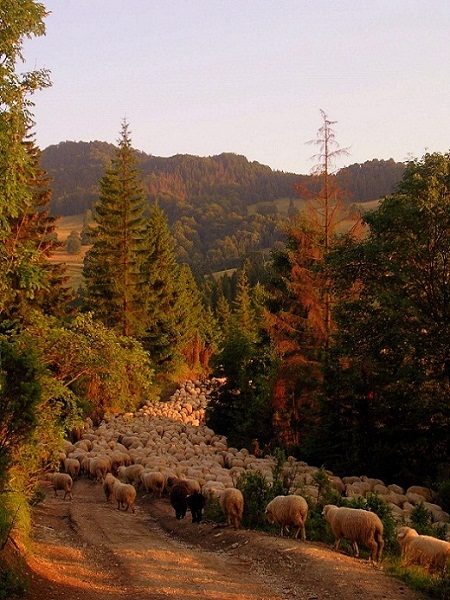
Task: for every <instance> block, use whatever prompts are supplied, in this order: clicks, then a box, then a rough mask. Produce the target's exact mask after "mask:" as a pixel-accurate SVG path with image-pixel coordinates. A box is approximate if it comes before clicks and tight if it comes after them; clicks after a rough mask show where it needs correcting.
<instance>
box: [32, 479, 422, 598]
mask: <svg viewBox="0 0 450 600" xmlns="http://www.w3.org/2000/svg"><path fill="white" fill-rule="evenodd" d="M46 493H47V496H46V499H45V501H44V502H43V503H42V504H40V505H39V506H38V507H37V508H36V509H35V514H34V523H35V525H34V542H35V544H34V545H35V555H34V557H32V558H31V559H30V568H31V573H32V579H31V586H30V592H29V594H28V596H27V599H28V600H56V599H58V600H59V599H64V600H119V599H123V598H129V599H134V598H136V599H138V598H139V600H163V599H167V598H179V599H180V600H181V599H183V600H185V599H189V598H195V599H197V600H238V599H239V600H281V599H283V600H287V599H292V598H296V599H299V600H325V599H327V600H376V599H380V598H386V599H389V600H419V599H420V598H421V596H420V595H418V594H415V593H413V592H412V591H411V590H409V589H407V588H406V587H405V586H404V585H403V584H402V583H401V582H399V581H397V580H396V579H393V578H392V577H390V576H388V575H386V574H385V573H384V572H383V571H382V569H380V568H376V567H373V566H372V565H371V564H369V563H368V562H367V561H365V560H361V559H354V558H351V557H349V556H346V555H344V554H340V553H336V552H333V551H331V550H330V549H329V548H327V547H325V546H323V545H320V544H316V543H312V542H301V541H298V540H292V539H291V540H289V539H281V538H279V537H276V536H270V535H266V534H261V533H257V532H255V531H249V530H245V529H242V530H239V531H237V532H235V531H234V530H232V529H229V528H227V527H223V526H217V525H216V524H214V523H211V522H202V523H201V524H200V525H195V524H192V523H191V522H190V515H189V514H188V515H187V516H186V518H185V519H184V520H183V521H177V520H176V519H175V517H174V514H173V510H172V508H171V507H170V505H169V502H168V500H167V499H166V498H162V499H161V500H153V499H151V498H149V497H140V498H139V499H138V501H137V504H136V513H135V514H131V513H127V512H122V511H118V510H117V508H116V506H115V505H112V504H108V503H106V501H105V498H104V496H103V491H102V488H101V486H100V485H99V484H94V483H92V482H91V481H89V480H83V479H81V480H78V481H77V482H76V483H75V485H74V498H73V500H72V501H71V502H69V501H67V500H66V501H64V500H63V499H62V497H58V498H54V497H53V491H52V490H50V489H47V490H46ZM59 493H60V494H61V492H59Z"/></svg>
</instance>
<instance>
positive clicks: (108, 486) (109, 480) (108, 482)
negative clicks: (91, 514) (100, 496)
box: [102, 473, 119, 502]
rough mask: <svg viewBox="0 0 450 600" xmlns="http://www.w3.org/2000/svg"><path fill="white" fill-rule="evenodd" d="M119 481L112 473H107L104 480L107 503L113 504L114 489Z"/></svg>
mask: <svg viewBox="0 0 450 600" xmlns="http://www.w3.org/2000/svg"><path fill="white" fill-rule="evenodd" d="M118 482H119V480H118V479H116V478H115V477H114V475H113V474H112V473H107V474H106V477H105V479H104V480H103V484H102V486H103V491H104V492H105V496H106V501H107V502H111V498H112V496H113V488H114V485H115V484H116V483H118Z"/></svg>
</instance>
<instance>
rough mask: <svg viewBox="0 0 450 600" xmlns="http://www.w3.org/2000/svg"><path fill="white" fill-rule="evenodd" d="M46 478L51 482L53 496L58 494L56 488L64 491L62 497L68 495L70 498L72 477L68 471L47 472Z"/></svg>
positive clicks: (71, 496)
mask: <svg viewBox="0 0 450 600" xmlns="http://www.w3.org/2000/svg"><path fill="white" fill-rule="evenodd" d="M48 479H49V481H50V482H51V484H52V487H53V490H54V492H55V496H58V493H57V490H63V491H64V498H63V500H65V499H66V496H67V495H69V499H70V500H72V498H73V494H72V486H73V480H72V477H71V476H70V475H69V474H68V473H49V474H48Z"/></svg>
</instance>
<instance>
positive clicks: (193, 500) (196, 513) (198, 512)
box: [187, 492, 206, 523]
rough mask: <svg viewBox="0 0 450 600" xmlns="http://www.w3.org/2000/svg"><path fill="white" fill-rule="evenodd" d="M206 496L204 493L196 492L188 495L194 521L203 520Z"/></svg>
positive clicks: (188, 503)
mask: <svg viewBox="0 0 450 600" xmlns="http://www.w3.org/2000/svg"><path fill="white" fill-rule="evenodd" d="M205 504H206V498H205V496H204V495H203V494H200V493H199V492H195V493H194V494H191V495H190V496H188V497H187V505H188V507H189V510H190V511H191V514H192V522H193V523H200V521H201V520H202V513H203V509H204V508H205Z"/></svg>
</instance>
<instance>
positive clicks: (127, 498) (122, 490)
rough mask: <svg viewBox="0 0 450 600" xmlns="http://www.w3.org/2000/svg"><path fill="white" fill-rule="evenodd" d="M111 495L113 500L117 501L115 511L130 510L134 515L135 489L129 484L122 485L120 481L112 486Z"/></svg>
mask: <svg viewBox="0 0 450 600" xmlns="http://www.w3.org/2000/svg"><path fill="white" fill-rule="evenodd" d="M113 494H114V498H115V499H116V501H117V509H118V510H120V509H121V508H123V509H124V510H128V509H131V512H133V513H134V502H135V500H136V488H135V487H134V486H133V485H131V483H122V482H121V481H118V480H117V481H116V483H115V484H114V486H113Z"/></svg>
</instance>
